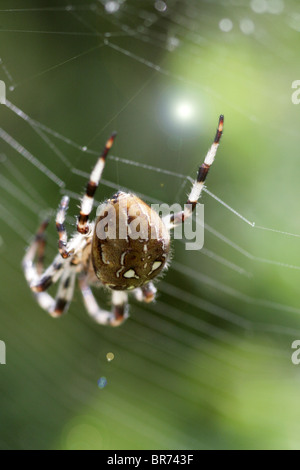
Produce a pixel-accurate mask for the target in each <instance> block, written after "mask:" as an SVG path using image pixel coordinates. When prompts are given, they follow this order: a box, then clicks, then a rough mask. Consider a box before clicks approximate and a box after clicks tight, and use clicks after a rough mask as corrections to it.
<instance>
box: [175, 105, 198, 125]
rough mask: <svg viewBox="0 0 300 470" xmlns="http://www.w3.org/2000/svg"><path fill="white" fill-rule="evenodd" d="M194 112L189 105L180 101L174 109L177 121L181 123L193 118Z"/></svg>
mask: <svg viewBox="0 0 300 470" xmlns="http://www.w3.org/2000/svg"><path fill="white" fill-rule="evenodd" d="M194 113H195V110H194V108H193V106H192V105H191V103H189V102H187V101H182V102H181V103H178V104H177V106H176V108H175V114H176V117H177V118H178V119H180V120H181V121H188V120H190V119H191V118H192V117H193V116H194Z"/></svg>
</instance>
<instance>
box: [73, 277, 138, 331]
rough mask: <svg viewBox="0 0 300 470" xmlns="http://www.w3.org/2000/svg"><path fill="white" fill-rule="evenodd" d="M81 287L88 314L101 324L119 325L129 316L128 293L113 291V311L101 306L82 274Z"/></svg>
mask: <svg viewBox="0 0 300 470" xmlns="http://www.w3.org/2000/svg"><path fill="white" fill-rule="evenodd" d="M79 287H80V289H81V293H82V296H83V301H84V305H85V308H86V310H87V312H88V314H89V315H90V316H91V317H92V318H93V319H94V320H95V321H96V322H97V323H99V324H100V325H109V326H119V325H121V324H122V323H123V322H124V321H125V320H126V319H127V318H128V316H129V315H128V303H127V302H128V295H127V293H126V292H124V291H113V292H112V305H113V307H112V312H108V311H107V310H103V309H102V308H100V307H99V305H98V303H97V301H96V299H95V297H94V295H93V292H92V291H91V288H90V287H89V285H88V284H87V282H86V278H85V276H80V278H79Z"/></svg>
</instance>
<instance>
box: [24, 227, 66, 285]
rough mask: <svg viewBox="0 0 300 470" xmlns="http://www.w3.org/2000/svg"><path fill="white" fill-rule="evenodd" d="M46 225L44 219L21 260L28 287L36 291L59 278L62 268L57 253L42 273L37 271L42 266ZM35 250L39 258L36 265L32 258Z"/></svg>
mask: <svg viewBox="0 0 300 470" xmlns="http://www.w3.org/2000/svg"><path fill="white" fill-rule="evenodd" d="M47 225H48V221H44V222H43V223H42V224H41V226H40V228H39V230H38V231H37V234H36V236H35V238H34V240H33V242H32V243H31V245H30V246H29V248H28V249H27V252H26V254H25V256H24V258H23V262H22V266H23V269H24V274H25V278H26V280H27V282H28V284H29V287H30V288H31V289H32V290H33V291H36V292H42V291H44V290H46V289H48V287H50V286H51V284H53V283H54V282H56V281H57V280H58V279H59V278H60V276H61V274H62V270H63V263H62V262H61V258H60V255H58V256H56V257H55V259H54V261H53V263H52V264H51V265H50V266H49V268H48V269H47V270H46V271H45V272H44V273H43V274H40V273H39V271H40V270H41V268H42V258H43V255H44V249H43V247H44V232H45V230H46V227H47ZM37 252H38V255H39V259H38V264H37V265H36V264H35V263H34V258H35V256H36V253H37Z"/></svg>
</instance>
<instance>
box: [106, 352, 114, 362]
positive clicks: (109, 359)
mask: <svg viewBox="0 0 300 470" xmlns="http://www.w3.org/2000/svg"><path fill="white" fill-rule="evenodd" d="M114 357H115V355H114V353H112V352H108V353H107V354H106V359H107V360H108V362H110V361H113V360H114Z"/></svg>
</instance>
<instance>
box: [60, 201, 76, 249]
mask: <svg viewBox="0 0 300 470" xmlns="http://www.w3.org/2000/svg"><path fill="white" fill-rule="evenodd" d="M69 201H70V199H69V197H68V196H63V198H62V200H61V202H60V205H59V208H58V211H57V214H56V230H57V232H58V236H59V241H58V251H59V252H60V254H61V256H62V257H63V258H69V256H70V255H71V254H72V253H73V252H71V251H69V250H68V249H67V242H68V234H67V231H66V228H65V220H66V213H67V211H68V207H69Z"/></svg>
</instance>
